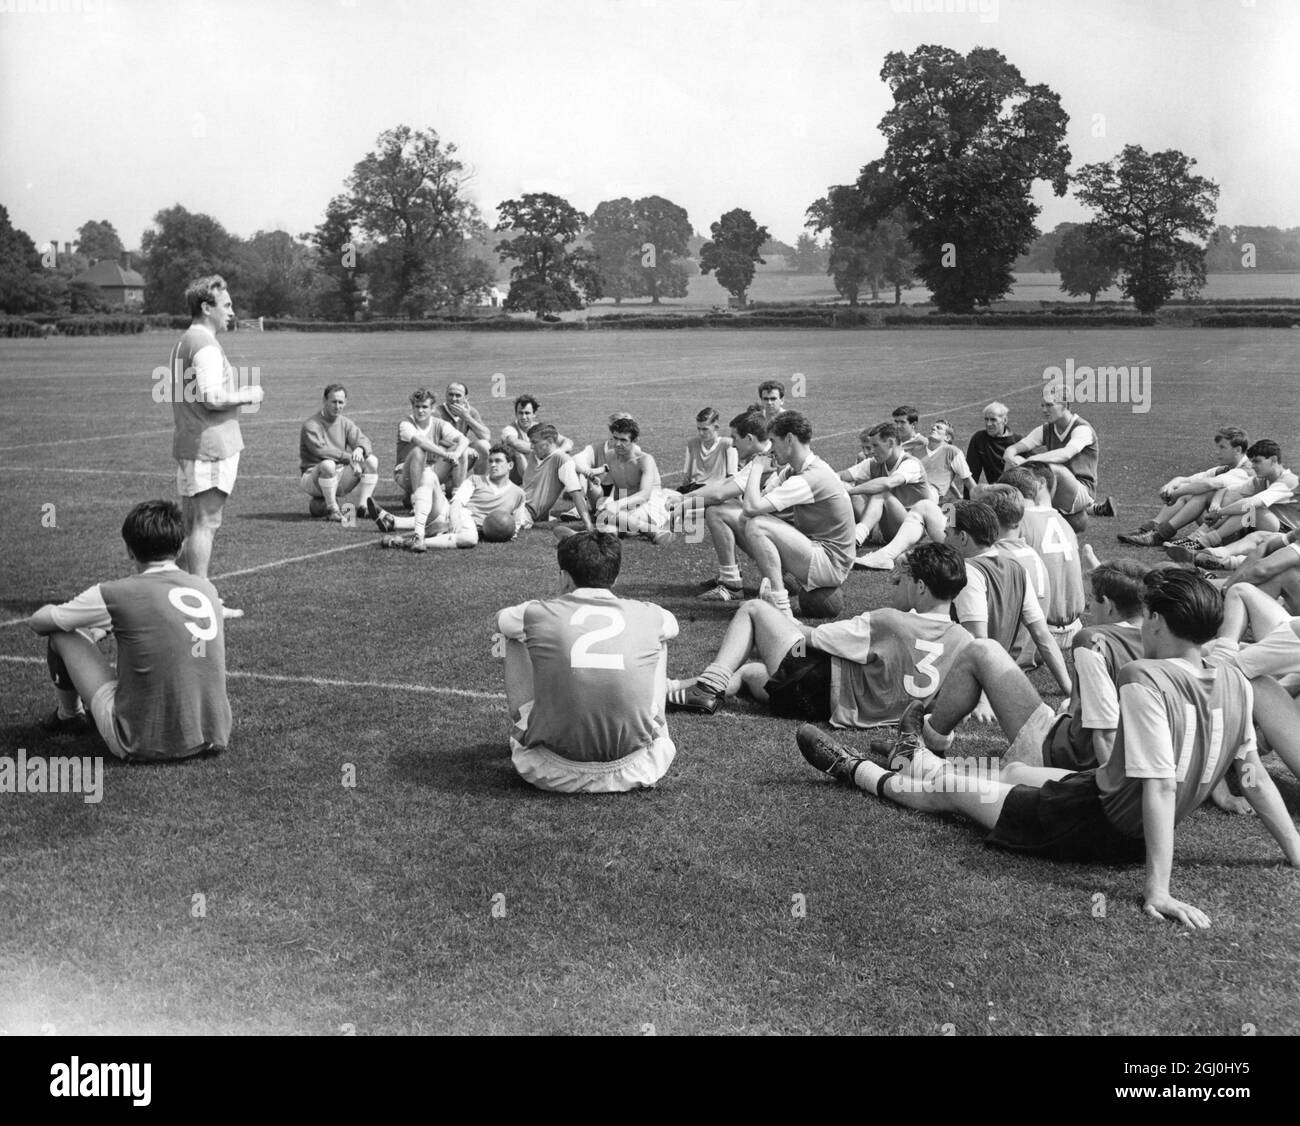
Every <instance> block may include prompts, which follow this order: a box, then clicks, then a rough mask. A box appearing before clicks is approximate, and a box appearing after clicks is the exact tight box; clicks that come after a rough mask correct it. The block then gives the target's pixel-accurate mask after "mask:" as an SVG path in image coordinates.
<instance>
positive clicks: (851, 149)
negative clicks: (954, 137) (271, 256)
mask: <svg viewBox="0 0 1300 1126" xmlns="http://www.w3.org/2000/svg"><path fill="white" fill-rule="evenodd" d="M912 8H915V9H916V10H915V11H909V10H908V9H912ZM32 9H37V10H32ZM40 9H45V10H43V11H42V10H40ZM926 9H939V10H937V11H927V10H926ZM944 9H950V10H947V11H945V10H944ZM952 9H955V10H952ZM922 43H938V44H943V45H945V46H948V47H951V48H953V49H955V50H958V51H960V52H962V53H965V52H966V51H969V50H970V49H971V48H972V47H975V46H990V47H995V48H997V49H998V50H1000V51H1001V52H1002V53H1003V54H1004V55H1005V56H1006V57H1007V58H1008V59H1009V60H1010V61H1011V62H1012V63H1013V64H1014V65H1016V66H1017V67H1019V69H1020V71H1021V73H1022V74H1023V75H1024V76H1025V78H1026V80H1027V81H1029V82H1031V83H1045V84H1046V85H1048V86H1049V87H1050V88H1051V89H1053V90H1055V91H1056V92H1057V93H1058V94H1059V95H1060V96H1061V98H1062V102H1063V104H1064V107H1065V109H1066V111H1067V112H1068V113H1069V115H1070V127H1069V138H1068V141H1069V145H1070V149H1071V152H1072V154H1073V164H1072V168H1076V169H1077V168H1078V167H1079V166H1080V165H1082V164H1085V163H1090V162H1094V161H1099V160H1106V159H1109V158H1111V157H1112V156H1114V155H1116V154H1117V153H1118V152H1119V151H1120V149H1121V148H1122V147H1123V146H1124V145H1125V144H1126V143H1138V144H1141V145H1143V146H1144V147H1146V148H1147V149H1150V150H1155V149H1165V148H1176V149H1181V150H1182V151H1184V152H1186V153H1188V154H1189V155H1190V156H1192V157H1194V158H1195V159H1196V160H1197V161H1198V168H1197V171H1198V172H1199V173H1201V174H1202V175H1205V176H1208V177H1210V178H1211V179H1212V180H1214V181H1216V182H1217V183H1218V184H1219V185H1220V187H1221V189H1222V191H1221V194H1220V197H1219V221H1220V222H1223V223H1227V224H1230V225H1235V224H1242V223H1251V224H1272V225H1276V226H1280V227H1291V226H1297V225H1300V193H1298V192H1297V191H1296V188H1297V186H1298V185H1300V120H1298V117H1300V63H1298V62H1297V60H1298V59H1300V4H1297V3H1296V2H1295V0H493V2H491V3H488V2H485V0H314V2H308V0H275V2H274V3H262V2H258V0H225V2H222V3H202V2H198V0H179V2H163V0H0V204H3V205H4V206H6V207H8V209H9V213H10V218H11V219H12V221H13V222H14V224H15V225H16V226H18V227H20V228H22V229H23V230H25V231H27V233H28V234H29V235H31V236H32V238H33V239H34V240H35V241H36V243H37V244H38V245H39V244H41V243H44V242H46V241H48V240H50V239H52V238H53V239H57V240H59V241H75V239H76V237H77V236H76V228H77V227H78V226H80V225H81V224H82V223H84V222H85V221H86V220H88V219H107V220H109V221H110V222H111V223H113V224H114V226H115V227H116V228H117V230H118V232H119V234H120V235H121V236H122V239H123V241H124V242H125V243H126V245H127V246H128V247H129V248H132V247H138V246H139V244H140V238H141V235H142V233H143V231H144V229H145V228H146V226H147V225H148V224H149V222H150V220H151V218H152V216H153V215H154V214H155V213H156V212H157V211H159V210H160V209H162V208H164V207H168V206H170V205H172V204H174V203H178V202H179V203H181V204H183V205H184V206H185V207H187V208H189V209H190V210H192V211H202V212H206V213H208V214H210V215H212V216H214V217H215V218H217V219H218V220H219V221H220V222H221V223H223V224H224V225H225V226H226V228H227V229H228V230H230V231H232V232H233V233H235V234H238V235H241V236H245V237H247V236H249V235H251V234H253V233H254V232H255V231H257V230H259V229H266V230H272V229H276V228H280V229H284V230H287V231H289V232H291V233H293V234H300V233H302V232H305V231H309V230H311V229H312V228H313V227H315V226H316V225H317V223H319V222H320V220H321V218H322V216H323V213H324V209H325V205H326V203H327V202H328V201H329V199H330V197H331V196H333V195H335V194H337V193H338V192H339V191H341V190H342V186H343V182H344V179H345V178H346V177H347V175H348V173H349V172H350V171H351V168H352V166H353V165H354V164H355V163H356V162H357V161H358V160H359V159H361V158H362V157H363V156H364V155H365V154H366V153H367V152H368V151H370V150H371V149H372V148H373V146H374V141H375V138H376V137H377V136H378V134H379V133H380V132H381V131H382V130H384V129H386V128H390V127H392V126H395V125H398V124H408V125H411V126H412V127H416V128H421V127H432V128H434V129H436V130H437V131H438V133H439V134H440V135H441V136H442V138H443V139H444V141H451V142H454V143H455V144H456V145H457V146H458V148H459V155H460V158H461V159H462V160H463V161H464V163H465V164H466V165H467V167H468V168H469V169H471V170H472V171H473V179H472V181H471V183H470V185H469V189H468V191H469V194H470V196H471V197H472V198H473V199H475V200H476V202H477V203H478V204H479V206H480V207H481V208H482V210H483V212H484V215H485V217H486V218H487V219H488V221H489V222H491V221H493V220H494V219H495V207H496V205H497V204H498V203H499V202H500V201H501V200H503V199H506V198H509V197H512V196H516V195H519V194H521V193H523V192H527V191H552V192H556V193H558V194H560V195H563V196H565V197H566V198H567V199H569V200H570V201H571V202H572V203H573V204H575V205H576V206H577V207H579V208H581V209H583V210H585V211H590V210H592V209H593V208H594V207H595V206H596V204H597V203H599V202H600V201H601V200H604V199H611V198H615V197H618V196H622V195H626V196H631V197H633V198H636V197H637V196H640V195H648V194H652V193H654V194H660V195H664V196H667V197H668V198H670V199H672V200H674V201H675V202H677V203H679V204H681V205H682V206H683V207H685V208H686V209H687V211H688V212H689V214H690V217H691V221H692V223H693V225H694V226H695V228H696V230H697V231H700V232H701V233H703V234H706V235H707V233H708V227H709V224H710V223H711V222H713V221H714V220H716V219H717V218H718V217H719V215H721V214H722V212H724V211H727V210H729V209H731V208H733V207H744V208H747V209H748V210H749V211H751V212H752V213H753V215H754V217H755V219H757V220H758V222H760V223H764V224H766V225H767V227H768V229H769V230H770V231H771V232H772V234H773V235H774V236H776V237H777V238H780V239H784V240H785V241H787V242H794V240H795V239H796V238H797V237H798V235H799V233H800V232H801V230H802V229H803V226H802V225H803V221H804V211H805V209H806V208H807V207H808V205H809V204H810V203H811V202H812V201H813V200H814V199H816V198H817V197H818V196H820V195H822V194H824V193H825V191H826V189H827V187H828V186H829V185H831V184H840V183H849V182H851V181H852V180H853V179H854V178H855V177H856V175H857V173H858V170H859V168H860V167H861V166H862V165H863V164H865V163H866V162H867V161H869V160H871V159H874V158H875V157H877V156H879V155H881V153H882V151H883V141H882V138H881V137H880V134H879V133H878V132H877V129H876V125H877V123H878V122H879V121H880V118H881V116H882V115H883V114H884V113H885V111H886V110H887V109H888V108H889V105H890V102H889V97H888V92H887V90H886V88H885V86H884V84H883V83H882V82H881V81H880V78H879V74H880V68H881V65H882V63H883V61H884V56H885V54H886V52H888V51H891V50H904V51H910V50H912V49H913V48H915V47H916V46H918V45H920V44H922ZM1096 115H1102V117H1098V116H1096ZM1094 133H1103V134H1104V135H1101V136H1095V135H1094ZM1039 202H1040V203H1042V204H1043V205H1044V210H1043V213H1042V215H1041V216H1040V217H1039V220H1038V222H1039V226H1040V228H1041V229H1043V230H1049V229H1051V227H1053V226H1055V225H1056V223H1058V222H1062V221H1065V220H1075V219H1080V218H1082V217H1084V214H1085V213H1084V210H1083V209H1082V208H1080V207H1079V206H1078V205H1077V204H1076V203H1075V202H1074V201H1073V200H1072V198H1070V197H1068V196H1067V197H1066V198H1065V199H1063V200H1059V199H1056V197H1054V196H1052V195H1051V193H1050V191H1049V190H1047V189H1046V188H1042V189H1040V191H1039Z"/></svg>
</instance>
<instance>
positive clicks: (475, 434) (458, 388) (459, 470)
mask: <svg viewBox="0 0 1300 1126" xmlns="http://www.w3.org/2000/svg"><path fill="white" fill-rule="evenodd" d="M433 417H434V418H438V419H441V420H442V421H443V422H446V423H448V424H449V425H451V426H454V427H455V428H456V429H457V430H459V431H460V432H461V433H462V434H463V435H465V441H466V442H467V443H468V445H467V446H466V449H465V452H464V453H463V454H461V455H460V461H459V462H458V463H457V465H456V470H455V472H454V473H453V474H452V486H453V488H460V485H461V483H462V482H463V481H464V480H465V478H466V477H468V476H469V474H470V471H471V469H473V470H477V471H478V472H479V474H480V475H481V474H482V473H483V466H484V464H485V463H486V461H487V453H488V447H489V446H490V445H491V444H492V431H491V429H489V427H488V424H487V423H486V422H484V421H483V416H482V415H481V414H479V413H478V407H476V406H473V405H472V404H471V403H470V401H469V388H467V387H466V386H465V384H463V383H459V382H452V383H448V384H447V390H446V392H445V393H444V398H443V401H442V402H441V403H439V404H438V406H437V407H436V408H435V409H434V412H433Z"/></svg>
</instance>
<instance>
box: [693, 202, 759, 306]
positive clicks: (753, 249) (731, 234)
mask: <svg viewBox="0 0 1300 1126" xmlns="http://www.w3.org/2000/svg"><path fill="white" fill-rule="evenodd" d="M709 233H710V234H711V235H712V236H713V238H712V239H711V240H710V241H709V242H706V243H705V244H704V245H703V246H702V247H700V272H701V273H704V274H716V275H717V278H718V283H719V284H720V285H721V286H722V288H723V289H725V290H727V292H729V293H730V294H731V295H732V296H733V297H734V298H735V299H736V300H737V301H738V302H739V303H740V304H742V305H743V304H745V297H746V295H747V294H748V292H749V287H750V285H751V283H752V282H753V280H754V264H755V263H758V264H760V265H762V264H763V259H762V257H760V256H759V253H758V250H759V247H761V246H762V245H763V244H764V243H765V242H767V240H768V233H767V228H766V227H760V226H759V225H758V224H757V223H756V222H754V217H753V216H752V215H751V214H750V213H749V212H748V211H745V210H743V209H742V208H739V207H736V208H733V209H732V210H731V211H728V212H727V213H726V214H725V215H723V216H722V218H721V219H719V220H718V221H717V222H716V223H713V224H711V225H710V227H709Z"/></svg>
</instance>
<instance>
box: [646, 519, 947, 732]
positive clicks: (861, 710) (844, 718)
mask: <svg viewBox="0 0 1300 1126" xmlns="http://www.w3.org/2000/svg"><path fill="white" fill-rule="evenodd" d="M896 581H897V586H896V588H895V597H894V608H883V609H879V610H872V611H870V612H869V613H866V614H860V615H859V616H858V617H856V618H853V619H851V620H850V621H846V622H829V623H827V624H825V625H820V626H816V627H813V626H808V625H804V624H803V623H802V622H796V621H792V620H791V619H790V618H788V617H787V616H786V615H785V614H782V613H781V612H780V611H779V610H777V609H776V608H775V607H773V606H771V605H769V604H768V603H766V602H763V601H760V600H754V601H752V602H746V603H744V604H743V605H742V606H741V607H740V609H739V610H737V611H736V615H735V617H734V618H732V620H731V624H730V625H728V627H727V632H726V635H725V636H724V637H723V639H722V647H721V648H720V649H719V650H718V655H717V656H716V657H714V659H713V661H712V662H711V663H710V664H709V666H708V667H707V668H706V669H705V670H704V671H703V672H702V673H701V674H700V675H699V676H698V677H696V678H694V679H693V680H686V681H681V682H678V683H676V684H673V685H670V686H669V687H670V691H669V694H668V706H669V707H670V708H681V709H682V710H685V711H694V712H702V713H704V714H705V715H713V714H714V712H716V711H717V710H718V707H719V705H720V704H721V702H722V699H723V697H724V696H735V695H736V694H737V693H738V692H739V691H740V689H741V688H742V687H744V688H747V689H748V690H749V694H750V695H751V696H753V697H754V699H755V700H757V701H759V703H763V704H767V705H768V706H769V707H770V708H771V710H772V711H773V713H774V714H776V715H780V716H790V717H793V718H796V719H812V720H829V721H830V722H831V723H832V724H834V725H835V726H837V727H872V726H875V725H877V724H881V723H892V722H894V721H895V720H897V719H898V717H899V716H900V715H901V714H902V711H903V709H904V708H905V707H906V706H907V704H908V703H909V702H910V701H912V700H929V699H932V698H933V697H934V694H935V693H936V692H937V691H938V690H939V686H940V685H941V684H942V683H943V679H944V677H945V676H946V675H947V673H948V670H949V669H951V668H952V666H953V663H954V661H956V660H957V658H958V654H960V653H961V652H962V650H963V649H964V648H965V647H966V646H967V645H969V644H970V635H969V634H967V633H966V631H965V630H963V629H962V628H961V627H960V626H958V625H956V624H955V623H954V622H953V621H952V618H951V617H950V616H949V613H948V611H949V607H950V604H951V601H952V599H953V598H955V597H956V596H957V594H958V592H959V591H960V590H961V589H962V587H963V586H965V585H966V575H965V569H964V567H963V564H962V560H961V556H959V555H958V554H957V552H955V551H954V550H952V549H951V548H948V547H942V546H940V545H938V544H925V545H923V546H921V547H918V548H917V549H916V550H915V551H914V552H912V554H911V555H909V556H908V558H907V563H906V565H905V566H904V567H903V568H901V569H900V571H899V573H898V575H897V579H896Z"/></svg>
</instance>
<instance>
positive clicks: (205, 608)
mask: <svg viewBox="0 0 1300 1126" xmlns="http://www.w3.org/2000/svg"><path fill="white" fill-rule="evenodd" d="M167 601H168V602H170V603H171V604H172V605H173V606H175V607H176V609H178V610H179V611H180V612H181V613H182V614H184V615H185V616H186V617H187V618H194V619H196V620H197V621H202V620H203V619H205V618H206V619H207V621H206V624H204V625H201V626H200V625H195V624H194V622H186V623H185V628H186V629H187V630H189V631H190V636H191V637H193V638H194V639H195V640H196V641H211V640H212V639H213V638H214V637H216V636H217V612H216V610H215V609H213V606H212V600H211V599H210V598H209V597H208V596H207V595H206V594H204V593H203V591H201V590H195V589H194V588H193V587H188V586H174V587H172V588H171V590H169V591H168V592H167Z"/></svg>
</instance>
